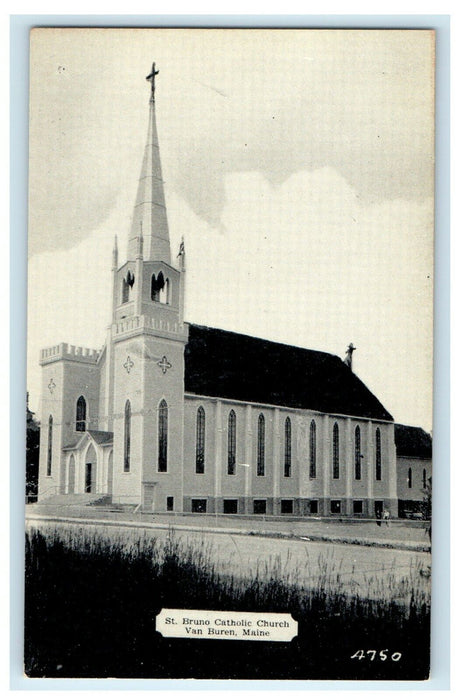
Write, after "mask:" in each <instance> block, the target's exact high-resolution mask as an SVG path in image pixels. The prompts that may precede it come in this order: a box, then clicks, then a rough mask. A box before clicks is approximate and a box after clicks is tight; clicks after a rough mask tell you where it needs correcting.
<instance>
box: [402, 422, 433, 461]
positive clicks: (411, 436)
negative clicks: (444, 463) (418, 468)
mask: <svg viewBox="0 0 460 700" xmlns="http://www.w3.org/2000/svg"><path fill="white" fill-rule="evenodd" d="M395 443H396V455H397V456H398V457H421V458H426V459H427V458H430V457H431V455H432V445H431V443H432V440H431V435H429V434H428V433H427V432H425V430H423V428H416V427H414V426H412V425H400V424H399V423H396V424H395Z"/></svg>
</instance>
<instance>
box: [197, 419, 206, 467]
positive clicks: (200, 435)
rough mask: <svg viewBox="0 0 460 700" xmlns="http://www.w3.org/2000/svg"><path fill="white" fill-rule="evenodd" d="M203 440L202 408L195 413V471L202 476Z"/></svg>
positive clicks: (203, 422) (203, 421)
mask: <svg viewBox="0 0 460 700" xmlns="http://www.w3.org/2000/svg"><path fill="white" fill-rule="evenodd" d="M204 438H205V414H204V408H203V406H200V407H199V409H198V411H197V413H196V460H195V470H196V473H197V474H204Z"/></svg>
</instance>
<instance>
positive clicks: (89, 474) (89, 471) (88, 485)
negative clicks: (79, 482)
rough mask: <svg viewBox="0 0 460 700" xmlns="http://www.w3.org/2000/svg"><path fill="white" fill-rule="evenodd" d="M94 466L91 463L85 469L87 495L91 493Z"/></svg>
mask: <svg viewBox="0 0 460 700" xmlns="http://www.w3.org/2000/svg"><path fill="white" fill-rule="evenodd" d="M92 475H93V465H92V464H91V462H89V463H88V464H87V465H86V468H85V493H91V487H92Z"/></svg>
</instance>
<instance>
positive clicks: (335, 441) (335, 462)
mask: <svg viewBox="0 0 460 700" xmlns="http://www.w3.org/2000/svg"><path fill="white" fill-rule="evenodd" d="M332 478H333V479H339V478H340V467H339V426H338V424H337V423H334V427H333V429H332Z"/></svg>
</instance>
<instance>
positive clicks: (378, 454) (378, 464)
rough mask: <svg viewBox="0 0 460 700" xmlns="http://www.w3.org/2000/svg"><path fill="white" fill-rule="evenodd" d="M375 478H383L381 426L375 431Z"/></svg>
mask: <svg viewBox="0 0 460 700" xmlns="http://www.w3.org/2000/svg"><path fill="white" fill-rule="evenodd" d="M375 478H376V481H381V480H382V436H381V435H380V428H377V430H376V431H375Z"/></svg>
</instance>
